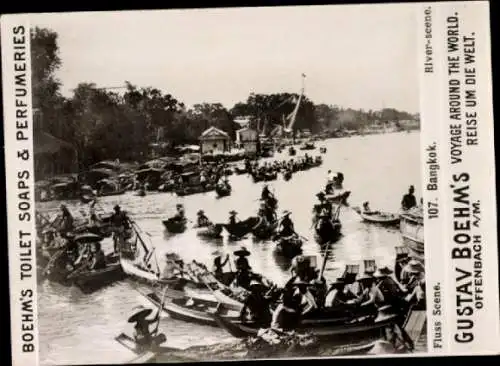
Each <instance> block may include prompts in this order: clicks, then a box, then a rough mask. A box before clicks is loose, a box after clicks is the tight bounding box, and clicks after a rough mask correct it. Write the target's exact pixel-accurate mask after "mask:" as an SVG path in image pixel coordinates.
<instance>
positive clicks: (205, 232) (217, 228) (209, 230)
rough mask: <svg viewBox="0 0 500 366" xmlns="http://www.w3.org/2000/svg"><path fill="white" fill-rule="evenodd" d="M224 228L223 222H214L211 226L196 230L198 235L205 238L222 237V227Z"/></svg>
mask: <svg viewBox="0 0 500 366" xmlns="http://www.w3.org/2000/svg"><path fill="white" fill-rule="evenodd" d="M223 228H224V226H223V225H221V224H213V225H210V226H205V227H200V228H198V231H197V232H196V235H198V236H201V237H203V238H215V239H217V238H221V233H222V229H223Z"/></svg>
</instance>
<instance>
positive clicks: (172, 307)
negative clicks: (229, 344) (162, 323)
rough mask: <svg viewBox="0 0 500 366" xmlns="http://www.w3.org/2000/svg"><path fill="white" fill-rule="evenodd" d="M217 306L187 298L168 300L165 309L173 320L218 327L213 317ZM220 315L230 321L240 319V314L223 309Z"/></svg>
mask: <svg viewBox="0 0 500 366" xmlns="http://www.w3.org/2000/svg"><path fill="white" fill-rule="evenodd" d="M217 306H218V304H208V303H206V302H203V301H198V300H193V299H192V298H190V297H187V296H186V297H183V298H181V299H167V300H166V301H165V303H164V305H163V308H164V309H165V311H166V312H167V313H168V314H169V315H170V317H171V318H173V319H177V320H182V321H187V322H191V323H197V324H201V325H210V326H213V327H217V326H218V325H217V322H216V321H215V319H214V317H213V314H215V312H216V311H217ZM219 315H220V316H222V317H225V318H227V319H228V320H231V321H236V320H238V319H239V316H240V312H239V311H236V310H229V309H223V310H222V312H221V313H220V314H219Z"/></svg>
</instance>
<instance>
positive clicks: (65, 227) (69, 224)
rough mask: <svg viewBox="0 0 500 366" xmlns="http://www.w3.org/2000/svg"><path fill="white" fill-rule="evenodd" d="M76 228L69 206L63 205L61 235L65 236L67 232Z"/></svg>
mask: <svg viewBox="0 0 500 366" xmlns="http://www.w3.org/2000/svg"><path fill="white" fill-rule="evenodd" d="M73 229H74V219H73V216H72V215H71V212H69V210H68V207H67V206H66V205H61V226H60V229H59V232H60V233H61V236H63V237H65V236H66V234H68V233H69V232H71V231H72V230H73Z"/></svg>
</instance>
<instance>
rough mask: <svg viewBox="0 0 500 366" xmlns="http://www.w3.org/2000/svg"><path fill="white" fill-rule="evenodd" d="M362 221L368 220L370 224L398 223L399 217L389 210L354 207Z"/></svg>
mask: <svg viewBox="0 0 500 366" xmlns="http://www.w3.org/2000/svg"><path fill="white" fill-rule="evenodd" d="M354 210H355V211H356V212H357V213H358V214H359V216H361V218H362V219H363V221H366V222H370V223H372V224H380V225H395V224H399V221H400V217H399V215H395V214H392V213H389V212H381V211H361V210H360V209H359V208H355V209H354Z"/></svg>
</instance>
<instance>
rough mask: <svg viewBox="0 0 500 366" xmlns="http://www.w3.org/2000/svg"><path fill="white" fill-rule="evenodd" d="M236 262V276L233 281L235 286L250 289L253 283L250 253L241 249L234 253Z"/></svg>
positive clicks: (243, 248)
mask: <svg viewBox="0 0 500 366" xmlns="http://www.w3.org/2000/svg"><path fill="white" fill-rule="evenodd" d="M234 255H235V256H236V260H235V261H234V264H235V266H236V276H235V279H234V281H233V286H235V287H243V288H248V286H249V285H250V281H251V277H252V276H251V270H252V268H251V267H250V263H248V258H247V257H248V256H249V255H250V252H249V251H248V250H247V249H246V248H245V247H241V248H240V249H239V250H236V251H234Z"/></svg>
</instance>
